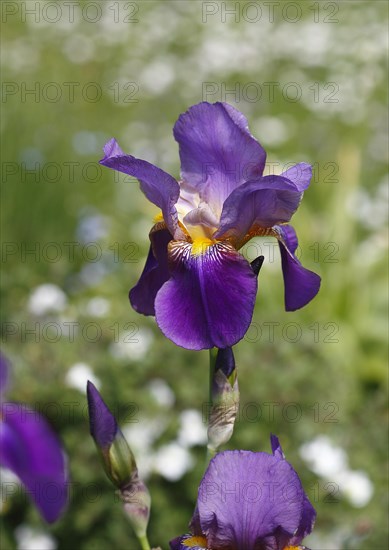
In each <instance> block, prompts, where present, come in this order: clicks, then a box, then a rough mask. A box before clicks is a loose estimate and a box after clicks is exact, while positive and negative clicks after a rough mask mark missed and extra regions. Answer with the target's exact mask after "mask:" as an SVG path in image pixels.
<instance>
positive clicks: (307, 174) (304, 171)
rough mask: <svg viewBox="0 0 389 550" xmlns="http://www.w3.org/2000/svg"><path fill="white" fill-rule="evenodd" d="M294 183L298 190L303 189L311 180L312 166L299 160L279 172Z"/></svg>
mask: <svg viewBox="0 0 389 550" xmlns="http://www.w3.org/2000/svg"><path fill="white" fill-rule="evenodd" d="M281 176H282V177H283V178H287V179H288V180H290V181H291V182H293V183H294V184H295V186H296V187H297V189H298V190H299V191H305V189H307V187H309V184H310V182H311V178H312V166H311V165H310V164H307V163H306V162H299V163H298V164H295V165H294V166H292V167H291V168H289V169H288V170H286V171H285V172H283V173H282V174H281Z"/></svg>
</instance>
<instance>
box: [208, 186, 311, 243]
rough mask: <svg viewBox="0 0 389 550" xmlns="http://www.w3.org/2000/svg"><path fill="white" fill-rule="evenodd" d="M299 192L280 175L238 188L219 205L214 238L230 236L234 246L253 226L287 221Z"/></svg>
mask: <svg viewBox="0 0 389 550" xmlns="http://www.w3.org/2000/svg"><path fill="white" fill-rule="evenodd" d="M301 197H302V191H300V190H299V189H298V188H297V186H296V185H295V184H294V183H293V182H292V181H291V180H289V179H287V178H284V177H282V176H265V177H263V178H260V179H258V180H253V181H248V182H246V183H244V184H243V185H241V186H240V187H238V189H236V190H235V191H233V193H231V195H230V196H229V197H228V199H227V200H226V201H225V203H224V206H223V212H222V215H221V219H220V227H219V229H218V230H217V232H216V233H215V235H214V237H215V238H217V239H220V238H224V239H225V238H227V237H233V238H234V239H235V241H236V242H237V245H238V247H239V246H240V241H242V240H243V238H244V237H245V235H246V234H247V233H249V232H250V231H253V230H255V229H256V228H271V227H273V226H274V225H275V224H278V223H285V222H288V221H289V220H290V218H291V217H292V215H293V214H294V212H295V211H296V210H297V208H298V205H299V204H300V201H301Z"/></svg>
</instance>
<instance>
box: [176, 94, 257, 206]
mask: <svg viewBox="0 0 389 550" xmlns="http://www.w3.org/2000/svg"><path fill="white" fill-rule="evenodd" d="M173 133H174V137H175V139H176V141H177V142H178V143H179V147H180V159H181V176H182V179H183V180H184V181H185V182H186V183H187V184H189V185H190V186H192V187H193V188H194V189H195V190H196V191H197V192H198V193H199V194H200V197H201V198H202V200H203V201H204V202H206V203H208V204H209V205H210V206H211V207H212V208H213V209H214V210H215V212H219V213H220V211H221V207H222V205H223V202H224V201H225V199H226V198H227V197H228V195H229V194H230V193H231V192H232V191H233V190H234V189H235V188H236V187H238V186H239V185H240V184H242V183H243V182H244V181H247V180H249V179H253V178H256V177H258V176H261V175H262V173H263V169H264V166H265V160H266V153H265V151H264V149H263V148H262V147H261V145H260V144H259V143H258V142H257V141H256V140H255V138H254V137H253V136H252V135H251V134H250V132H249V130H248V123H247V120H246V118H245V117H244V116H243V115H242V114H241V113H239V111H237V110H236V109H234V108H233V107H232V106H231V105H227V104H226V103H214V104H210V103H206V102H204V103H199V104H197V105H194V106H193V107H191V108H190V109H188V111H187V112H186V113H184V114H182V115H181V116H180V117H179V119H178V120H177V122H176V124H175V126H174V130H173Z"/></svg>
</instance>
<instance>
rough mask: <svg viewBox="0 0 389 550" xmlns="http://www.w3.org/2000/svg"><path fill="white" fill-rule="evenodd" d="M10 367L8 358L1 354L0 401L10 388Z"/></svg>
mask: <svg viewBox="0 0 389 550" xmlns="http://www.w3.org/2000/svg"><path fill="white" fill-rule="evenodd" d="M9 373H10V365H9V361H8V359H7V358H6V356H5V355H4V354H3V353H1V352H0V401H1V398H2V396H3V395H5V393H6V391H7V389H8V387H9V379H10V376H9Z"/></svg>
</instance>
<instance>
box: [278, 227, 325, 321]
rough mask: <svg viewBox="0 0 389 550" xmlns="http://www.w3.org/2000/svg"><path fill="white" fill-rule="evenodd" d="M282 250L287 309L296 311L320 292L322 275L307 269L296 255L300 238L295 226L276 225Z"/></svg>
mask: <svg viewBox="0 0 389 550" xmlns="http://www.w3.org/2000/svg"><path fill="white" fill-rule="evenodd" d="M274 229H275V231H276V233H277V235H278V243H279V246H280V252H281V262H282V273H283V276H284V285H285V309H286V310H287V311H294V310H296V309H299V308H301V307H303V306H305V305H306V304H307V303H308V302H310V301H311V300H312V298H314V297H315V296H316V294H317V293H318V292H319V288H320V277H319V275H317V274H316V273H314V272H313V271H309V269H305V267H303V266H302V265H301V263H300V262H299V260H298V259H297V258H296V256H295V255H294V253H295V251H296V249H297V245H298V240H297V235H296V232H295V230H294V229H293V227H291V226H290V225H282V226H275V227H274Z"/></svg>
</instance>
